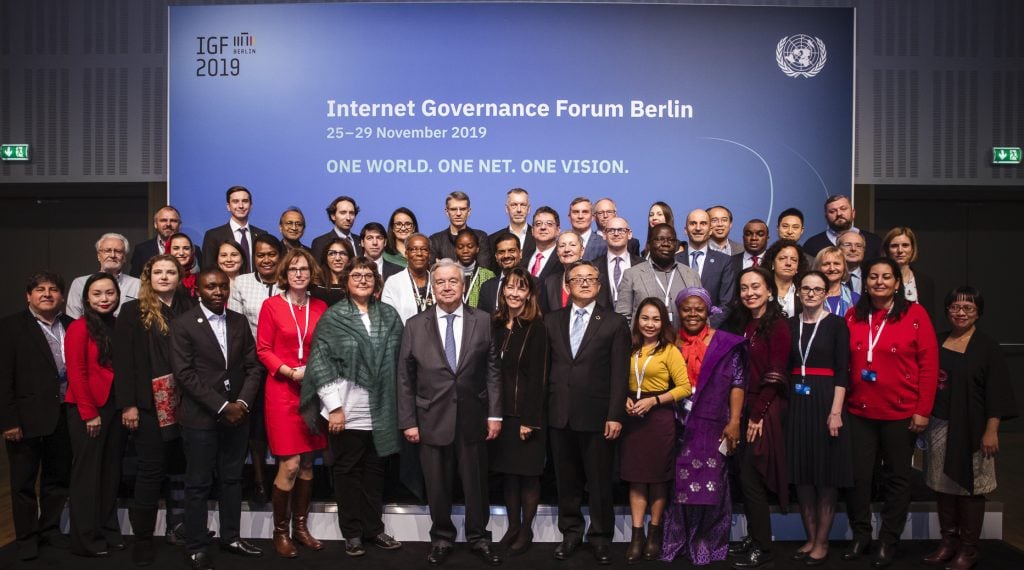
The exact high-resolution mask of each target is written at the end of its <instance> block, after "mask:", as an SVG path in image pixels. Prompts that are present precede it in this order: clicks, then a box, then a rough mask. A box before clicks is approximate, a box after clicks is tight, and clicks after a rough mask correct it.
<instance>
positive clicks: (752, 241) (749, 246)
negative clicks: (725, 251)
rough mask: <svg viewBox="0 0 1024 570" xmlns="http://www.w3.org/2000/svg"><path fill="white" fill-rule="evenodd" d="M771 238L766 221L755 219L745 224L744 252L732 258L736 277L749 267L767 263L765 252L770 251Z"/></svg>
mask: <svg viewBox="0 0 1024 570" xmlns="http://www.w3.org/2000/svg"><path fill="white" fill-rule="evenodd" d="M770 237H771V236H770V234H769V233H768V224H766V223H764V220H758V219H753V220H750V221H749V222H747V223H746V224H743V251H742V252H740V253H736V254H733V256H732V268H733V272H734V273H735V274H736V275H739V274H740V272H741V271H743V270H744V269H746V268H748V267H752V266H758V265H761V264H763V263H764V262H765V260H764V252H765V250H766V249H768V239H769V238H770Z"/></svg>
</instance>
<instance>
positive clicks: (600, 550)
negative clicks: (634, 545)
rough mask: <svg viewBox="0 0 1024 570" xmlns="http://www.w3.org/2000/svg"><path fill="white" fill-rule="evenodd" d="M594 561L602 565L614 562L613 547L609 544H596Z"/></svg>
mask: <svg viewBox="0 0 1024 570" xmlns="http://www.w3.org/2000/svg"><path fill="white" fill-rule="evenodd" d="M594 561H595V562H597V563H598V564H600V565H601V566H607V565H609V564H611V563H612V552H611V548H610V547H609V546H608V545H607V544H595V545H594Z"/></svg>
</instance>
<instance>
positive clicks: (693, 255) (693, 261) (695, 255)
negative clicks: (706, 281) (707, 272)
mask: <svg viewBox="0 0 1024 570" xmlns="http://www.w3.org/2000/svg"><path fill="white" fill-rule="evenodd" d="M702 255H704V252H703V251H694V252H692V253H691V254H690V269H692V270H694V271H696V272H697V273H700V264H699V263H697V260H698V259H700V256H702Z"/></svg>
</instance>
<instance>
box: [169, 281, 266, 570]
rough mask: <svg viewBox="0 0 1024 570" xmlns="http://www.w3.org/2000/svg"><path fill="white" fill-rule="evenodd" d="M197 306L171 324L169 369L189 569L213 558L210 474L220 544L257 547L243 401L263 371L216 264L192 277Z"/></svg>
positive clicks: (253, 551)
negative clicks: (244, 530)
mask: <svg viewBox="0 0 1024 570" xmlns="http://www.w3.org/2000/svg"><path fill="white" fill-rule="evenodd" d="M196 290H197V291H198V293H199V300H200V304H199V305H197V306H196V307H194V308H192V309H190V310H189V311H187V312H185V313H183V314H181V315H180V316H179V317H177V318H176V319H174V321H172V323H171V368H172V369H173V370H174V378H175V380H176V382H177V383H178V386H179V387H180V389H181V403H180V404H179V405H178V410H177V412H178V413H177V419H178V423H179V424H180V425H181V435H182V442H183V444H184V449H185V458H186V459H187V467H186V470H185V532H186V535H187V541H186V545H185V547H186V550H187V552H188V557H189V562H190V563H191V565H192V568H194V569H197V570H207V569H210V568H213V564H212V562H211V560H210V558H209V555H208V554H207V553H206V548H207V546H208V545H209V542H210V536H209V534H208V533H207V530H206V518H207V513H206V502H207V500H208V499H209V496H210V488H211V487H212V486H213V474H214V472H216V473H217V477H218V479H219V481H220V508H219V511H220V537H221V545H220V548H221V550H226V551H228V552H231V553H234V554H239V555H242V556H260V555H261V554H262V551H261V550H260V549H259V548H257V547H255V546H253V545H252V544H250V543H248V542H246V541H245V540H242V538H241V536H240V534H239V532H240V528H239V527H240V525H241V517H242V466H243V465H244V464H245V455H246V451H247V449H248V443H249V441H248V440H249V420H248V415H249V407H250V404H251V403H253V399H254V398H255V397H256V391H257V389H258V388H259V383H260V381H261V380H262V376H263V372H264V371H263V367H261V366H260V365H259V362H258V361H257V360H256V342H255V341H254V340H253V338H252V332H251V330H250V328H249V323H248V321H246V319H245V317H244V316H242V315H240V314H238V313H236V312H234V311H229V310H227V308H226V305H227V301H228V295H229V294H230V284H229V282H228V276H227V275H226V274H225V273H224V272H223V271H221V270H220V269H216V268H213V269H206V270H204V271H203V272H202V273H200V274H199V277H198V278H197V279H196Z"/></svg>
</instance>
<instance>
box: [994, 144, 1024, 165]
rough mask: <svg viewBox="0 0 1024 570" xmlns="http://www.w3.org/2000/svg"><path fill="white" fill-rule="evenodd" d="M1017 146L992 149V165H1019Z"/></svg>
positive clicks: (1018, 148)
mask: <svg viewBox="0 0 1024 570" xmlns="http://www.w3.org/2000/svg"><path fill="white" fill-rule="evenodd" d="M1020 158H1021V153H1020V147H1019V146H994V147H992V164H1020Z"/></svg>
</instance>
